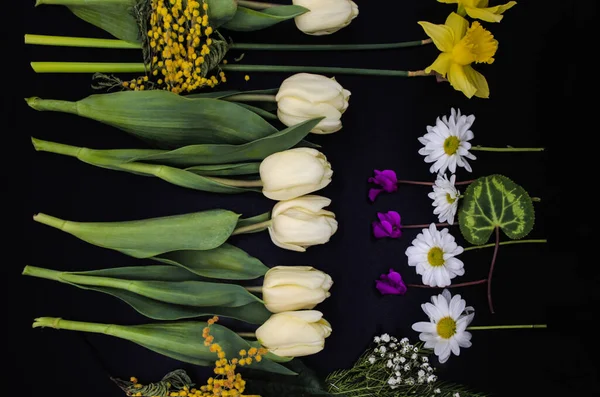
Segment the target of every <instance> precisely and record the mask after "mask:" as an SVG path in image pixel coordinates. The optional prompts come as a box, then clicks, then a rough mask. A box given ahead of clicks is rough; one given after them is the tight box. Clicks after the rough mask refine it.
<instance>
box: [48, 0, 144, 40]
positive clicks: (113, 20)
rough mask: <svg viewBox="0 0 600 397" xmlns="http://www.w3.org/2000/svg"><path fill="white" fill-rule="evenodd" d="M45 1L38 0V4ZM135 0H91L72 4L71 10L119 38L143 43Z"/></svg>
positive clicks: (69, 6)
mask: <svg viewBox="0 0 600 397" xmlns="http://www.w3.org/2000/svg"><path fill="white" fill-rule="evenodd" d="M40 3H42V4H43V3H44V1H43V0H41V1H40V0H38V4H40ZM134 6H135V0H124V1H119V2H117V1H114V0H112V1H108V2H107V1H104V2H101V1H90V2H88V3H86V4H85V5H76V4H70V5H67V7H68V8H69V10H71V12H72V13H73V14H75V15H76V16H78V17H79V18H81V19H83V20H84V21H86V22H87V23H90V24H92V25H94V26H97V27H99V28H100V29H103V30H105V31H106V32H108V33H110V34H111V35H113V36H115V37H116V38H118V39H121V40H125V41H129V42H132V43H141V34H140V27H139V24H138V21H137V20H136V18H135V16H134Z"/></svg>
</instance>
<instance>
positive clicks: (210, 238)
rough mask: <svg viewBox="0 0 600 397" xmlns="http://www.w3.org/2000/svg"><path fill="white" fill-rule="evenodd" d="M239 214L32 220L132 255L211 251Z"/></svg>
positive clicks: (39, 216) (38, 217)
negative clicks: (89, 220) (119, 219)
mask: <svg viewBox="0 0 600 397" xmlns="http://www.w3.org/2000/svg"><path fill="white" fill-rule="evenodd" d="M238 218H239V215H238V214H236V213H234V212H231V211H227V210H222V209H216V210H208V211H201V212H194V213H189V214H183V215H173V216H165V217H159V218H149V219H142V220H135V221H125V222H72V221H65V220H62V219H58V218H55V217H52V216H49V215H46V214H37V215H36V216H35V217H34V220H36V221H38V222H41V223H44V224H47V225H49V226H53V227H55V228H57V229H60V230H62V231H64V232H67V233H70V234H72V235H74V236H75V237H78V238H80V239H81V240H84V241H87V242H88V243H90V244H94V245H97V246H99V247H104V248H109V249H113V250H116V251H120V252H122V253H124V254H127V255H130V256H133V257H135V258H149V257H152V256H156V255H160V254H164V253H166V252H171V251H177V250H210V249H213V248H216V247H218V246H220V245H221V244H223V243H224V242H225V241H226V240H227V239H228V238H229V236H230V235H231V233H232V232H233V230H234V229H235V227H236V225H237V221H238Z"/></svg>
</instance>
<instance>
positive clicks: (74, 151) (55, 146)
mask: <svg viewBox="0 0 600 397" xmlns="http://www.w3.org/2000/svg"><path fill="white" fill-rule="evenodd" d="M31 142H32V143H33V147H34V148H35V150H37V151H38V152H49V153H57V154H63V155H65V156H71V157H77V156H78V155H79V152H81V149H83V148H80V147H77V146H71V145H64V144H62V143H57V142H49V141H43V140H41V139H37V138H31Z"/></svg>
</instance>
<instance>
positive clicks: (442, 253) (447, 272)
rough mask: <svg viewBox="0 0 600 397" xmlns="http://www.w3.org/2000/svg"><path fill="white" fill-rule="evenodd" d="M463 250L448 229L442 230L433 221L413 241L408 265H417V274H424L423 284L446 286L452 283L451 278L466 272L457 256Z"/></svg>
mask: <svg viewBox="0 0 600 397" xmlns="http://www.w3.org/2000/svg"><path fill="white" fill-rule="evenodd" d="M463 251H464V250H463V248H462V247H460V246H458V245H457V244H456V242H455V241H454V237H453V236H452V235H451V234H450V233H449V232H448V229H443V230H442V231H441V232H440V231H438V230H437V229H436V227H435V223H432V224H431V225H429V229H423V231H422V232H421V233H419V234H418V235H417V237H416V238H415V239H414V240H413V241H412V246H410V247H408V248H407V249H406V256H407V257H408V265H409V266H415V267H416V271H417V274H420V275H422V276H423V284H426V285H429V286H431V287H446V286H448V285H450V284H451V283H452V282H451V281H450V280H451V279H453V278H454V277H456V276H462V275H463V274H465V269H464V264H463V262H462V261H461V260H460V259H457V258H455V256H456V255H459V254H461V253H462V252H463Z"/></svg>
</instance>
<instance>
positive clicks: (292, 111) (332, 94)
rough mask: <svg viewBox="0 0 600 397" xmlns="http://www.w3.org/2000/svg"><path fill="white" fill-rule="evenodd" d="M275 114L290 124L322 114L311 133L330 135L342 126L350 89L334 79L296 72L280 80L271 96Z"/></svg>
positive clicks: (286, 123) (284, 122)
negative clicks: (274, 101) (274, 103)
mask: <svg viewBox="0 0 600 397" xmlns="http://www.w3.org/2000/svg"><path fill="white" fill-rule="evenodd" d="M275 99H276V100H277V117H278V118H279V120H280V121H281V122H282V123H283V124H285V125H287V126H288V127H291V126H293V125H296V124H299V123H302V122H303V121H306V120H310V119H314V118H318V117H325V119H323V120H321V122H319V124H317V125H316V126H315V127H314V128H313V129H312V130H311V132H313V133H315V134H331V133H334V132H336V131H339V130H341V129H342V121H341V118H342V114H343V113H344V112H345V111H346V109H348V105H349V103H348V101H349V99H350V91H348V90H346V89H344V87H342V86H341V85H340V84H339V83H338V82H337V81H335V78H328V77H325V76H322V75H320V74H311V73H297V74H295V75H293V76H290V77H288V78H287V79H285V80H284V81H283V83H282V84H281V87H279V91H278V92H277V95H276V96H275Z"/></svg>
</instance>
